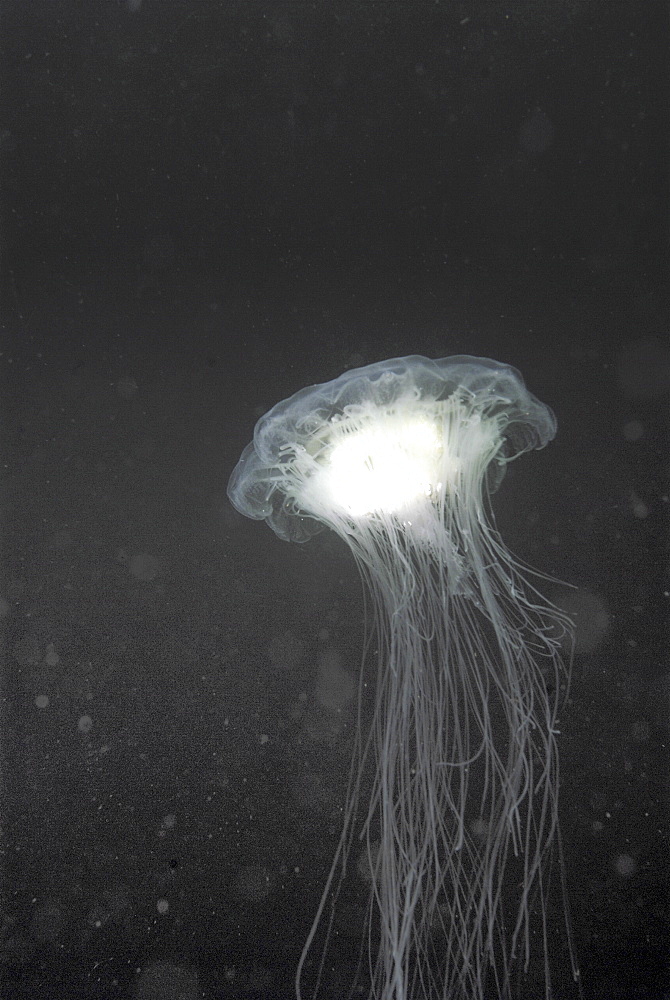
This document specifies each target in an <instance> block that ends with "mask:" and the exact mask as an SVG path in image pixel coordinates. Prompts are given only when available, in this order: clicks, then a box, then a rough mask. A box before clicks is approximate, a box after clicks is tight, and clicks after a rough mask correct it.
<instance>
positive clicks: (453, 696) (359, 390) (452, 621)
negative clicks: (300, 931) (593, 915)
mask: <svg viewBox="0 0 670 1000" xmlns="http://www.w3.org/2000/svg"><path fill="white" fill-rule="evenodd" d="M555 432H556V420H555V418H554V415H553V413H552V412H551V410H550V409H549V408H548V407H547V406H545V405H544V404H542V403H541V402H540V401H539V400H537V399H536V398H535V397H534V396H533V395H531V393H529V392H528V390H527V389H526V387H525V385H524V382H523V379H522V377H521V375H520V373H519V372H517V371H516V369H514V368H512V367H510V366H508V365H504V364H499V363H497V362H495V361H491V360H488V359H482V358H473V357H468V356H459V357H452V358H442V359H439V360H430V359H427V358H423V357H419V356H410V357H406V358H395V359H392V360H390V361H384V362H379V363H377V364H373V365H369V366H367V367H364V368H357V369H353V370H351V371H348V372H345V373H344V374H343V375H341V376H340V377H339V378H337V379H335V380H333V381H331V382H327V383H324V384H322V385H315V386H311V387H308V388H305V389H302V390H300V391H299V392H297V393H296V394H295V395H293V396H291V397H290V398H289V399H287V400H284V401H283V402H280V403H278V404H277V405H276V406H275V407H273V408H272V409H271V410H270V411H269V412H268V413H266V414H265V415H264V416H263V417H261V419H260V420H259V421H258V423H257V425H256V428H255V431H254V438H253V441H252V443H251V444H250V445H248V446H247V448H245V450H244V452H243V453H242V456H241V458H240V461H239V462H238V465H237V466H236V468H235V470H234V471H233V474H232V476H231V479H230V483H229V487H228V494H229V497H230V499H231V501H232V503H233V505H234V506H235V507H236V508H237V510H238V511H240V512H241V513H242V514H245V515H246V516H248V517H252V518H255V519H258V520H265V521H267V523H268V524H269V525H270V527H271V528H272V529H273V531H274V532H275V533H276V534H277V535H278V536H279V537H280V538H283V539H286V540H290V541H299V542H304V541H307V540H308V539H309V538H310V537H312V536H313V535H314V534H315V533H316V532H318V531H320V530H321V529H322V528H324V527H329V528H331V529H332V530H334V531H335V532H336V533H337V534H338V535H339V536H340V537H341V538H342V539H344V541H345V542H346V543H347V545H348V546H349V547H350V549H351V551H352V553H353V555H354V557H355V559H356V562H357V564H358V567H359V570H360V572H361V576H362V578H363V581H364V584H365V586H366V589H367V592H368V594H369V596H370V603H371V609H372V617H371V620H370V621H369V622H368V627H369V628H370V629H371V630H372V631H374V632H375V638H376V645H377V649H378V656H377V678H376V686H375V704H374V709H373V718H372V720H371V726H370V735H369V737H368V736H366V735H365V734H363V733H361V732H360V731H359V732H357V734H356V740H355V751H354V761H353V764H352V769H351V773H350V779H349V786H348V793H347V800H346V804H345V808H344V821H343V830H342V834H341V838H340V841H339V844H338V848H337V851H336V855H335V859H334V862H333V867H332V868H331V872H330V875H329V878H328V880H327V883H326V887H325V890H324V894H323V897H322V900H321V905H320V907H319V909H318V911H317V915H316V918H315V921H314V924H313V926H312V930H311V932H310V934H309V937H308V940H307V943H306V945H305V948H304V950H303V954H302V957H301V960H300V963H299V966H298V975H297V982H296V992H297V996H298V998H300V997H301V996H302V987H301V983H302V977H303V972H304V971H305V969H306V966H307V962H308V957H309V955H310V953H311V951H312V949H313V948H314V947H315V944H316V940H317V936H318V935H319V932H320V928H323V929H324V930H323V934H322V935H321V937H322V938H323V942H322V950H321V961H320V963H318V962H317V965H316V970H315V971H314V972H313V974H312V976H311V979H312V982H311V992H312V995H313V996H317V995H319V986H320V980H321V972H322V970H323V967H324V962H325V957H326V955H327V954H328V953H329V952H328V949H329V947H330V946H331V945H332V937H333V935H332V927H333V913H332V911H331V915H330V917H329V918H328V919H327V918H326V914H327V910H328V905H329V903H330V904H331V906H334V905H335V902H336V900H337V895H338V891H339V887H340V886H341V883H342V880H343V878H344V877H345V874H346V870H347V861H348V857H349V852H350V849H351V845H352V841H353V837H354V833H355V827H356V826H357V816H358V812H359V806H360V805H361V803H360V795H361V788H362V784H363V775H364V773H365V771H366V768H368V766H369V765H371V766H372V771H373V774H374V777H373V780H372V787H371V790H370V795H369V802H368V804H367V808H366V809H365V810H364V817H363V820H362V822H361V823H360V830H359V836H360V837H361V838H362V839H363V840H364V841H365V843H366V844H368V845H369V846H368V850H369V852H370V875H371V878H370V884H369V891H370V903H369V908H368V914H369V929H368V934H367V936H366V939H367V940H369V942H370V944H371V949H372V951H373V952H374V953H373V954H371V955H370V957H369V968H370V970H371V982H370V987H369V992H370V996H371V997H375V998H382V1000H409V998H419V997H444V998H446V997H449V998H457V997H459V998H460V997H462V998H463V1000H465V998H468V1000H473V998H474V1000H483V998H484V997H485V996H487V995H489V992H490V993H491V994H492V995H496V996H498V997H512V996H513V995H514V975H513V973H514V971H515V970H518V969H519V968H520V970H521V972H520V974H521V975H524V974H526V975H539V976H540V978H542V979H543V981H544V991H545V994H546V996H549V995H550V992H551V969H550V966H551V963H550V961H549V956H548V946H547V934H548V923H547V921H548V900H549V884H550V868H551V862H552V859H554V860H555V856H556V854H557V853H558V852H559V849H560V842H559V833H558V813H557V809H558V799H557V794H558V756H557V745H556V720H557V713H558V709H559V703H560V698H561V690H564V689H565V682H566V678H567V670H566V669H565V667H564V665H563V662H562V660H561V656H560V645H561V642H562V639H563V635H564V634H565V633H566V632H569V629H570V623H569V620H568V618H567V617H566V616H565V615H564V614H562V613H561V612H560V611H559V610H558V609H557V608H555V607H554V606H552V605H549V604H547V603H545V602H544V601H543V600H542V599H541V597H540V595H539V592H538V591H537V589H536V586H535V583H534V575H533V573H532V572H531V571H530V570H528V569H527V568H525V567H522V566H521V564H520V563H519V562H518V561H516V560H515V559H514V557H513V556H512V555H511V554H510V553H509V552H508V550H507V549H506V547H505V545H504V543H503V542H502V540H501V538H500V536H499V534H498V533H497V531H496V530H495V527H494V525H493V520H492V515H491V512H490V509H489V497H490V494H491V493H492V492H493V491H494V490H495V489H497V487H498V486H499V485H500V482H501V480H502V478H503V476H504V473H505V469H506V466H507V463H508V462H510V461H513V460H514V459H516V458H517V457H518V456H519V455H521V454H522V453H523V452H525V451H528V450H530V449H533V448H542V447H544V445H545V444H547V442H548V441H550V440H551V439H552V438H553V436H554V434H555ZM372 845H374V847H373V846H372ZM510 883H512V885H511V886H510ZM532 921H537V926H538V927H539V931H536V932H535V933H533V932H532V931H531V922H532ZM535 938H537V939H538V940H539V942H540V948H539V951H540V953H541V954H540V957H539V966H537V968H539V972H537V969H536V964H535V959H534V956H533V953H532V948H531V944H532V942H533V940H534V939H535ZM373 942H374V944H373ZM568 952H569V953H570V956H571V954H572V953H571V943H570V942H568ZM573 972H574V973H575V974H576V966H574V963H573ZM487 991H488V992H487ZM535 995H538V994H537V993H536V994H535Z"/></svg>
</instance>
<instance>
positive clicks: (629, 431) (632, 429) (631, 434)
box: [623, 420, 644, 441]
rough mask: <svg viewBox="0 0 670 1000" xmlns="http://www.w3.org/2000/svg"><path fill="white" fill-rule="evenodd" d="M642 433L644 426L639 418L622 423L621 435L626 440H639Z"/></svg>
mask: <svg viewBox="0 0 670 1000" xmlns="http://www.w3.org/2000/svg"><path fill="white" fill-rule="evenodd" d="M643 435H644V426H643V424H642V422H641V421H640V420H629V421H628V423H626V424H624V425H623V436H624V437H625V439H626V441H639V440H640V438H641V437H642V436H643Z"/></svg>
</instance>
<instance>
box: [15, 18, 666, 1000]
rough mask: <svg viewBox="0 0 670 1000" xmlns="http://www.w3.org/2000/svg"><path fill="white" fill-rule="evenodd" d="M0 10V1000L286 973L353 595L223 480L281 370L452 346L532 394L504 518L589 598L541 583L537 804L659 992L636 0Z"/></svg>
mask: <svg viewBox="0 0 670 1000" xmlns="http://www.w3.org/2000/svg"><path fill="white" fill-rule="evenodd" d="M1 16H2V21H3V25H2V28H3V42H2V44H3V47H4V51H3V74H4V77H5V86H4V96H3V99H2V100H3V113H4V118H3V120H4V123H5V124H4V126H3V127H2V128H1V129H0V154H1V156H2V179H3V184H2V196H1V198H2V214H3V235H2V293H3V297H2V348H1V349H2V355H1V357H0V366H1V371H2V400H1V402H0V407H1V410H2V427H1V435H2V461H3V470H2V476H1V477H0V511H1V512H2V527H3V552H2V558H3V574H2V585H1V590H0V613H1V614H2V622H3V630H4V637H3V647H2V649H3V661H2V691H1V695H2V720H1V726H2V802H3V807H2V835H3V851H4V853H3V860H2V866H3V867H2V879H1V884H0V985H1V990H2V996H3V997H6V998H7V1000H10V998H11V1000H18V998H31V997H51V996H53V997H61V998H63V1000H69V998H81V1000H88V998H96V1000H97V998H100V1000H103V998H105V1000H106V998H113V997H119V998H123V997H142V998H144V997H162V998H166V997H167V998H173V997H174V998H176V997H186V998H189V1000H190V998H191V997H205V998H207V1000H214V998H217V1000H218V998H226V1000H227V998H231V1000H232V998H236V1000H237V998H244V1000H251V998H254V1000H260V998H264V1000H265V998H268V1000H269V998H284V997H290V996H292V978H293V974H294V969H295V965H296V962H297V958H298V956H299V953H300V950H301V947H302V943H303V941H304V938H305V936H306V933H307V931H308V929H309V926H310V923H311V919H312V915H313V913H314V910H315V907H316V905H317V903H318V899H319V896H320V892H321V887H322V885H323V882H324V878H325V875H326V873H327V871H328V867H329V864H330V859H331V857H332V854H333V850H334V847H335V845H336V842H337V837H338V833H339V825H340V810H341V805H342V799H343V795H344V790H345V786H346V777H347V768H348V759H349V756H348V755H349V751H350V746H351V737H352V725H353V709H352V706H351V703H350V700H349V699H348V697H347V692H348V690H349V684H350V680H351V678H354V677H355V676H356V674H357V670H358V666H359V662H360V651H361V643H362V637H363V605H362V598H361V593H360V587H359V583H358V580H357V577H356V574H355V570H354V567H353V565H352V562H351V559H350V558H349V556H348V553H347V552H346V551H345V550H344V548H343V547H342V546H341V545H340V543H339V542H337V540H335V539H334V538H333V537H332V536H329V535H328V534H327V533H324V534H322V535H319V536H318V537H317V538H315V539H314V540H312V541H311V542H310V543H309V544H307V545H304V546H297V545H295V546H291V545H287V544H286V543H282V542H280V541H278V540H277V539H276V538H275V537H274V535H273V534H272V533H271V532H269V531H268V530H267V529H266V528H265V526H264V525H259V524H256V523H253V522H247V521H245V520H244V519H243V518H241V517H239V516H238V515H237V514H236V513H235V512H234V511H233V510H232V509H231V508H230V507H229V505H228V503H227V500H226V496H225V488H226V483H227V479H228V476H229V474H230V471H231V469H232V467H233V466H234V464H235V462H236V461H237V458H238V456H239V453H240V451H241V449H242V447H243V446H244V445H245V444H246V443H247V441H248V440H249V438H250V436H251V433H252V429H253V424H254V422H255V420H256V419H257V417H258V416H259V415H260V414H261V413H262V412H264V411H265V410H266V409H267V408H268V407H269V406H271V405H272V404H273V403H275V402H277V401H278V400H279V399H281V398H284V397H285V396H287V395H289V394H290V393H292V392H294V391H296V390H297V389H299V388H301V387H302V386H303V385H307V384H310V383H313V382H317V381H325V380H328V379H330V378H334V377H336V376H337V375H339V374H340V373H341V372H342V371H343V370H345V369H346V368H348V367H352V366H356V365H360V364H367V363H370V362H373V361H377V360H380V359H383V358H386V357H393V356H397V355H404V354H414V353H417V354H425V355H427V356H431V357H442V356H445V355H450V354H462V353H468V354H473V355H481V356H487V357H493V358H496V359H498V360H500V361H504V362H508V363H512V364H514V365H516V366H517V367H518V368H520V369H521V371H522V372H523V374H524V376H525V378H526V381H527V383H528V385H529V387H530V389H531V391H532V392H534V393H535V394H536V395H537V396H538V397H539V398H540V399H542V400H543V401H544V402H547V403H549V404H550V405H551V406H552V407H553V408H554V410H555V411H556V413H557V416H558V421H559V434H558V437H557V439H556V441H555V442H553V443H552V444H551V445H550V446H549V447H548V448H547V449H546V450H545V451H543V452H540V453H536V454H533V455H529V456H526V457H524V459H523V460H522V461H520V462H518V463H515V464H514V465H513V467H512V468H511V469H510V471H509V473H508V476H507V478H506V480H505V482H504V483H503V486H502V488H501V490H500V492H499V494H498V495H497V496H496V498H495V501H494V506H495V510H496V515H497V518H498V527H499V528H500V531H501V533H502V535H503V537H504V538H505V540H506V542H507V543H508V544H509V546H510V548H511V549H512V550H513V551H514V552H515V553H517V554H518V555H519V556H521V557H522V558H523V559H525V560H526V561H528V562H530V563H531V564H532V565H534V566H537V567H538V568H540V569H542V570H543V571H545V572H547V573H549V574H551V575H552V576H555V577H557V578H559V579H563V580H567V581H570V582H571V583H573V584H575V585H577V587H578V588H579V589H578V590H577V591H564V590H562V588H559V587H558V586H552V585H549V584H548V585H547V589H548V590H549V591H550V594H551V596H553V597H555V598H558V599H561V600H564V601H565V602H567V606H568V607H569V608H570V610H571V612H572V613H573V614H574V616H575V618H576V621H577V627H578V633H577V634H578V639H577V654H576V658H575V675H574V684H573V688H572V694H571V698H570V702H569V704H568V705H567V706H566V709H565V711H564V713H563V716H562V719H561V731H562V738H561V752H562V800H561V810H562V823H563V829H564V837H565V853H566V864H567V873H568V874H567V880H568V891H569V894H570V898H571V904H572V911H573V922H574V933H575V940H576V946H577V950H578V953H579V957H580V963H581V966H582V975H583V983H584V995H585V997H586V998H587V1000H588V998H593V1000H613V998H618V1000H624V998H625V1000H629V998H635V1000H661V998H663V997H667V996H668V995H669V991H670V986H669V982H668V965H667V942H668V939H669V938H668V868H669V867H670V861H669V857H670V856H669V853H668V815H667V809H668V778H667V775H668V752H667V744H668V738H669V735H670V734H669V732H668V729H669V725H668V722H669V696H670V660H669V657H668V603H669V601H668V592H669V590H670V585H669V581H668V394H669V388H670V373H669V368H670V357H669V355H670V340H669V337H668V287H667V279H666V268H667V256H666V218H667V216H666V210H667V204H666V184H665V181H666V166H667V164H666V159H665V155H664V140H663V132H664V130H665V127H664V121H663V100H662V96H661V95H662V94H663V92H664V83H665V81H664V78H663V77H664V69H663V53H662V51H661V49H662V47H663V46H662V44H661V40H662V37H663V28H664V25H663V23H662V17H661V8H660V7H656V5H654V4H648V3H645V4H642V3H639V4H636V3H632V4H631V3H617V2H614V3H611V2H610V3H598V2H595V0H591V2H584V3H583V4H573V3H568V2H559V0H556V2H554V3H550V2H547V3H538V4H537V5H535V6H534V8H533V9H532V10H529V9H528V8H527V7H526V6H525V5H524V6H523V7H519V8H518V9H517V8H515V7H514V6H512V7H511V8H510V9H509V10H506V11H505V12H504V13H503V11H502V8H501V7H500V5H498V4H493V3H488V2H485V0H482V2H481V4H475V5H466V4H457V5H453V4H445V3H430V4H428V3H425V4H421V3H417V4H412V5H411V6H410V5H408V4H404V3H402V4H395V3H390V2H385V0H379V2H377V3H373V4H360V3H353V2H352V0H349V2H344V0H342V2H339V3H334V4H328V5H325V4H323V5H322V4H318V3H317V4H312V3H307V2H304V3H303V2H299V3H275V4H269V3H260V2H259V3H244V4H242V3H239V4H237V3H225V4H224V3H219V2H210V0H199V2H198V0H195V2H193V3H188V4H187V3H182V2H179V0H174V2H170V0H165V2H164V3H162V4H157V3H151V2H150V0H144V2H141V0H127V2H125V3H121V2H119V3H111V2H110V3H98V4H96V3H91V4H83V3H74V2H73V3H69V4H68V3H58V4H54V3H34V4H31V5H30V6H29V7H28V6H26V5H24V4H19V3H12V2H7V3H5V4H4V7H3V10H2V15H1ZM348 890H349V891H348V893H347V896H346V899H345V901H344V908H343V912H342V915H341V917H340V922H339V925H338V928H337V930H338V935H339V939H340V941H341V945H340V947H339V955H340V957H341V966H340V967H339V968H338V967H335V968H334V969H333V970H332V971H329V973H328V976H329V979H328V980H327V995H328V996H332V997H333V998H335V1000H337V998H339V997H343V996H344V995H345V994H344V992H343V989H344V988H343V986H342V983H344V982H345V981H346V977H347V975H348V973H349V971H350V970H351V967H352V964H354V963H355V962H356V958H357V953H358V934H359V932H360V928H361V923H362V919H363V915H364V906H365V885H364V881H363V879H362V878H361V879H360V880H357V879H356V878H355V877H354V878H352V879H351V884H350V886H349V887H348ZM560 987H561V989H565V995H566V996H570V995H572V994H571V993H570V992H569V982H568V981H566V982H565V983H563V982H561V983H560ZM521 995H523V996H526V995H527V996H529V997H531V998H532V993H530V992H528V988H527V989H526V991H525V992H523V991H522V992H521V993H520V996H521ZM559 995H560V996H563V995H564V994H563V992H561V993H560V994H559Z"/></svg>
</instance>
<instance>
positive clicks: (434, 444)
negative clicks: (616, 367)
mask: <svg viewBox="0 0 670 1000" xmlns="http://www.w3.org/2000/svg"><path fill="white" fill-rule="evenodd" d="M443 468H444V458H443V442H442V439H441V435H440V433H439V430H438V427H437V425H436V424H435V423H433V422H431V421H430V420H427V419H426V418H424V417H417V418H410V419H408V418H407V417H406V416H404V417H400V416H399V415H396V414H393V413H390V414H385V415H384V417H383V418H382V419H380V420H377V421H376V422H375V424H374V425H371V426H368V427H364V428H362V429H361V430H358V431H353V432H347V433H345V434H343V436H342V437H341V438H340V440H338V441H337V443H335V444H334V445H333V447H332V450H331V452H330V454H329V456H328V464H327V466H326V467H324V470H323V473H322V474H321V476H320V477H319V478H320V486H321V488H323V489H324V490H325V491H327V493H328V495H329V496H330V498H331V499H332V502H333V504H334V505H336V506H338V507H339V508H340V509H344V510H346V511H347V512H348V513H349V514H351V515H353V516H354V517H356V516H361V515H364V514H369V513H371V512H373V511H379V512H384V513H394V512H396V511H398V510H401V509H403V508H406V507H408V506H409V505H411V504H412V503H414V502H415V501H416V500H418V499H420V498H426V497H431V496H433V495H434V494H435V493H436V492H439V491H440V490H441V489H442V482H441V479H442V477H443Z"/></svg>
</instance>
